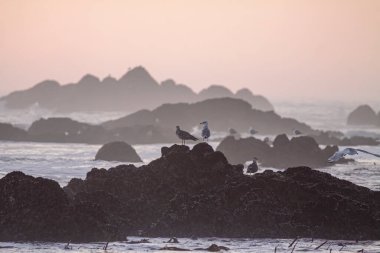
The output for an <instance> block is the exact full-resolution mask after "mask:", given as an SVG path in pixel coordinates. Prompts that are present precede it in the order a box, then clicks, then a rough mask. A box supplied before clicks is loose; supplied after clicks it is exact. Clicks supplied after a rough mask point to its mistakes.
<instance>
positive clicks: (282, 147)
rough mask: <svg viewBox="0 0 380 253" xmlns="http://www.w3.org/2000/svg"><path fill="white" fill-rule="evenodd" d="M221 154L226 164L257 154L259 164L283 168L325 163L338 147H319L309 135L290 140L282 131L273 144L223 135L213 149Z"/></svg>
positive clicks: (243, 161) (248, 159)
mask: <svg viewBox="0 0 380 253" xmlns="http://www.w3.org/2000/svg"><path fill="white" fill-rule="evenodd" d="M216 150H218V151H221V152H223V153H224V154H225V156H226V157H227V159H228V161H229V162H230V163H233V164H236V163H245V162H247V161H251V160H252V157H257V158H258V159H259V160H260V162H261V164H262V165H264V166H269V167H276V168H287V167H294V166H299V165H302V166H309V167H322V166H328V165H329V164H328V162H327V159H328V158H329V157H330V156H332V155H333V154H334V153H335V152H336V151H338V148H337V147H336V146H333V147H330V146H327V147H326V148H324V149H320V148H319V146H318V143H317V142H316V141H315V140H314V139H313V138H312V137H309V136H300V137H294V138H292V139H291V140H289V139H288V137H287V136H286V135H285V134H281V135H278V136H277V137H276V138H275V140H274V142H273V147H270V146H269V145H268V144H267V143H266V142H264V141H261V140H258V139H255V138H254V137H249V138H243V139H239V140H236V139H234V138H232V137H226V138H225V139H224V140H223V141H222V142H221V143H220V144H219V146H218V147H217V148H216Z"/></svg>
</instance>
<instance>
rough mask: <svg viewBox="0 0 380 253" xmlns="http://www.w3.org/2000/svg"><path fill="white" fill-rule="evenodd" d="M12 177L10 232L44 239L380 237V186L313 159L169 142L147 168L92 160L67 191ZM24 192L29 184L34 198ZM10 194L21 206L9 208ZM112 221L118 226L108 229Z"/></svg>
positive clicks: (6, 185) (3, 209) (4, 201)
mask: <svg viewBox="0 0 380 253" xmlns="http://www.w3.org/2000/svg"><path fill="white" fill-rule="evenodd" d="M12 178H15V177H14V174H9V175H7V176H6V177H4V178H3V179H1V180H0V189H1V191H0V201H1V202H0V224H1V226H0V230H1V231H0V235H1V236H0V239H1V240H5V239H6V240H14V238H22V240H27V239H30V238H33V239H35V240H38V239H41V238H39V237H42V236H41V235H44V233H45V234H48V235H49V236H48V239H49V240H53V239H52V238H54V240H55V241H62V240H63V241H66V240H68V239H71V240H84V239H86V240H87V239H89V238H90V239H92V240H112V239H114V238H122V237H124V238H125V236H126V235H137V234H139V235H143V236H162V237H172V236H173V235H175V236H177V237H182V236H183V237H191V236H199V237H201V236H217V237H244V238H247V237H253V238H257V237H267V238H268V237H274V238H295V237H297V236H298V237H312V238H326V239H358V240H364V239H373V240H375V239H379V237H380V235H379V233H378V231H379V229H380V219H379V217H380V195H379V192H374V191H371V190H369V189H367V188H364V187H360V186H357V185H354V184H352V183H350V182H348V181H344V180H340V179H337V178H335V177H333V176H331V175H329V174H327V173H323V172H319V171H315V170H312V169H310V168H307V167H297V168H290V169H287V170H285V171H284V172H273V171H265V172H264V173H256V174H255V175H253V176H247V175H244V174H243V173H242V172H241V171H240V169H237V167H236V166H232V165H231V164H229V163H228V162H227V159H226V158H225V156H224V155H223V154H222V153H221V152H218V151H214V150H213V149H212V147H211V146H209V145H208V144H206V143H201V144H197V145H195V146H194V147H193V149H192V150H190V149H189V148H188V147H186V146H179V145H173V146H171V147H165V148H163V149H162V157H161V158H159V159H157V160H154V161H152V162H151V163H149V164H148V165H145V166H141V167H139V168H137V167H135V166H134V165H121V166H117V167H114V168H110V169H109V170H105V169H92V170H91V171H90V172H89V173H88V174H87V177H86V179H85V180H81V179H73V180H72V181H70V183H69V184H68V185H67V186H66V187H64V191H65V193H66V195H65V194H63V192H62V190H61V189H60V188H59V186H58V184H57V183H54V182H51V181H50V180H47V181H46V180H45V179H35V178H31V177H27V176H25V175H21V176H19V177H17V178H15V179H12ZM25 180H27V181H26V182H25ZM38 182H41V183H40V184H39V183H38ZM31 185H33V187H32V186H31ZM47 185H48V186H49V187H48V186H47ZM17 192H23V193H25V192H29V193H28V195H27V196H28V197H27V198H26V197H25V195H22V194H21V195H19V194H16V193H17ZM12 197H13V198H14V199H15V201H14V200H13V198H12ZM10 201H11V202H12V203H16V204H17V206H16V207H15V208H13V209H9V208H10V206H11V203H10ZM78 205H82V208H79V207H78ZM21 206H22V208H21ZM89 207H92V208H89ZM25 210H27V211H26V212H25ZM40 211H43V213H42V214H38V213H39V212H40ZM84 213H86V216H84V217H82V216H81V215H83V214H84ZM25 214H30V215H25ZM67 214H70V215H67ZM48 217H52V218H51V219H50V218H49V219H48ZM45 219H47V220H45ZM66 219H68V220H66ZM12 221H15V222H16V223H15V224H13V223H12ZM29 221H33V222H35V223H30V222H29ZM63 221H64V222H63ZM24 224H28V225H29V226H26V225H24ZM30 224H33V225H30ZM34 224H36V225H34ZM104 224H108V227H109V228H110V229H109V231H112V233H111V232H108V234H107V236H106V232H105V231H107V230H106V229H105V226H104ZM40 227H42V228H43V229H46V231H43V229H40ZM10 228H13V230H12V229H10ZM37 228H38V229H37ZM115 228H117V229H115ZM74 229H78V231H74ZM79 229H81V230H80V231H79ZM24 230H25V231H33V230H35V232H36V233H33V234H31V233H30V234H28V233H26V232H24ZM39 231H42V234H40V233H38V232H39ZM20 233H21V234H23V235H24V236H23V237H19V236H18V235H19V234H20ZM60 233H62V234H60ZM92 233H93V234H92ZM103 233H104V234H103ZM67 234H70V235H71V238H68V237H67V236H64V235H67ZM102 237H103V238H102ZM83 238H84V239H83ZM99 238H101V239H99Z"/></svg>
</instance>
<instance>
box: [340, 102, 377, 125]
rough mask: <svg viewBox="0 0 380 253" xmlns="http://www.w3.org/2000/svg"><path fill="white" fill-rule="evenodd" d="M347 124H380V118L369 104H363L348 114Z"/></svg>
mask: <svg viewBox="0 0 380 253" xmlns="http://www.w3.org/2000/svg"><path fill="white" fill-rule="evenodd" d="M347 124H348V125H368V126H369V125H371V126H380V118H379V117H378V116H377V115H376V112H375V111H374V110H373V109H372V108H371V107H370V106H369V105H361V106H359V107H357V108H356V109H355V110H354V111H352V112H351V113H350V114H349V115H348V118H347Z"/></svg>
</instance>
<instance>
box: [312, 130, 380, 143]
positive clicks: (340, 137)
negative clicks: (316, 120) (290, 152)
mask: <svg viewBox="0 0 380 253" xmlns="http://www.w3.org/2000/svg"><path fill="white" fill-rule="evenodd" d="M310 137H312V138H313V139H315V140H316V141H317V142H318V144H320V145H337V146H360V145H366V146H377V145H379V144H380V143H379V141H378V140H377V139H375V138H372V137H365V136H352V137H345V135H344V134H343V133H341V132H335V131H318V134H315V135H311V136H310Z"/></svg>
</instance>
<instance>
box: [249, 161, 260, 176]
mask: <svg viewBox="0 0 380 253" xmlns="http://www.w3.org/2000/svg"><path fill="white" fill-rule="evenodd" d="M258 170H259V166H257V162H256V161H255V160H254V161H253V162H252V163H251V164H250V165H248V168H247V173H256V172H257V171H258Z"/></svg>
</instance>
